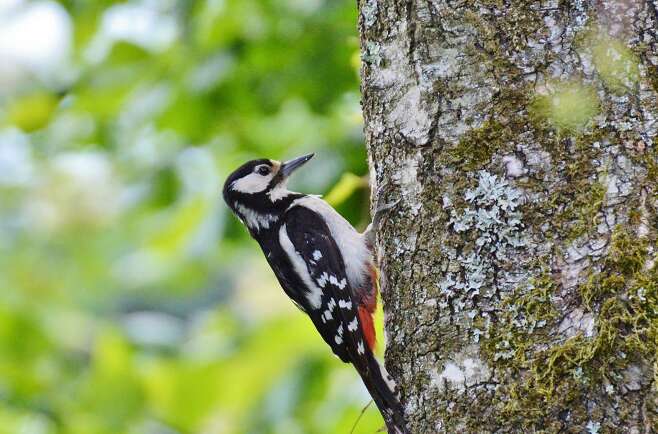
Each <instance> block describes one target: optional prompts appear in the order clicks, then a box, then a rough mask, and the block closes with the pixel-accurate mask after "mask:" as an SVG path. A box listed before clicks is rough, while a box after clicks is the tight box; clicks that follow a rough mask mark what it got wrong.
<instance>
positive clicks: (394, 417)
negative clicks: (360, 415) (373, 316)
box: [355, 351, 410, 434]
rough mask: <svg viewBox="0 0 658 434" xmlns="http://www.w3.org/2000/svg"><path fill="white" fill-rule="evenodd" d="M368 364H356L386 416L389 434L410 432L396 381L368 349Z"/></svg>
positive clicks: (371, 394) (385, 420) (376, 402)
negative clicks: (397, 394) (398, 395)
mask: <svg viewBox="0 0 658 434" xmlns="http://www.w3.org/2000/svg"><path fill="white" fill-rule="evenodd" d="M366 353H367V354H366V358H367V364H362V363H359V365H361V366H355V367H356V369H357V371H358V372H359V375H360V376H361V379H362V380H363V383H364V384H365V386H366V388H367V389H368V392H370V396H372V399H373V401H375V404H376V405H377V408H378V409H379V412H380V413H381V414H382V417H383V418H384V422H385V423H386V429H387V431H388V433H389V434H409V433H410V432H409V430H408V429H407V423H406V420H405V418H404V409H403V408H402V404H400V401H399V400H398V398H397V396H396V392H395V382H394V381H393V380H392V379H391V377H390V376H389V375H388V373H387V372H386V369H385V368H384V366H383V365H381V364H380V363H379V362H378V361H377V359H376V358H375V356H374V355H373V354H372V352H370V351H366Z"/></svg>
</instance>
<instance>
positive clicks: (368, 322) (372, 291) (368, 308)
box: [359, 264, 379, 351]
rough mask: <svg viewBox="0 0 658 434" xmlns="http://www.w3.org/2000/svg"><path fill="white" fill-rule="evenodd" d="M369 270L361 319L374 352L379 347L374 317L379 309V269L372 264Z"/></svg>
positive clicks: (364, 332) (363, 295)
mask: <svg viewBox="0 0 658 434" xmlns="http://www.w3.org/2000/svg"><path fill="white" fill-rule="evenodd" d="M369 268H370V270H369V271H370V276H369V279H367V280H366V285H365V288H363V290H362V291H361V303H360V305H359V319H360V320H361V328H362V329H363V336H364V337H365V339H366V342H367V343H368V347H369V348H370V349H371V350H373V351H374V350H375V345H377V333H376V332H375V323H374V318H373V315H374V314H375V310H376V309H377V292H378V291H377V289H378V288H377V286H378V285H377V283H378V277H379V276H378V275H377V268H375V266H374V265H372V264H370V267H369Z"/></svg>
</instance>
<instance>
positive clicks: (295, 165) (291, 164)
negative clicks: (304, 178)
mask: <svg viewBox="0 0 658 434" xmlns="http://www.w3.org/2000/svg"><path fill="white" fill-rule="evenodd" d="M313 155H315V154H307V155H303V156H301V157H297V158H293V159H292V160H288V161H286V162H284V163H283V164H282V165H281V169H280V170H279V174H280V175H281V176H282V177H283V178H287V177H288V176H290V174H291V173H292V172H294V171H295V170H297V169H299V168H300V167H302V166H303V165H304V163H306V162H307V161H308V160H310V159H311V158H313Z"/></svg>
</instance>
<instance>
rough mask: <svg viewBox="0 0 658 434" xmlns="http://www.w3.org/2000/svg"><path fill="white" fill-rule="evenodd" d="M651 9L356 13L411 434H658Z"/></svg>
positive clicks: (399, 7)
mask: <svg viewBox="0 0 658 434" xmlns="http://www.w3.org/2000/svg"><path fill="white" fill-rule="evenodd" d="M657 9H658V2H656V1H655V0H653V1H652V0H625V1H613V0H608V1H594V0H589V1H586V0H581V1H573V2H567V1H555V0H552V1H509V0H508V1H502V0H480V1H472V0H463V1H448V0H427V1H419V0H416V1H411V0H410V1H405V0H359V12H360V14H359V15H360V17H359V29H360V35H361V50H362V60H363V66H362V71H361V73H362V93H363V102H362V106H363V113H364V117H365V133H366V143H367V147H368V151H369V156H370V164H371V172H372V179H373V183H374V187H375V188H373V191H376V192H378V193H376V195H375V196H376V197H374V198H373V199H374V200H373V203H379V204H380V206H381V205H382V204H385V203H393V202H395V200H396V199H401V201H400V202H399V203H398V204H397V205H396V206H395V207H394V208H393V209H391V210H390V211H388V213H387V214H386V215H385V217H384V218H383V219H382V222H381V226H380V228H379V232H378V241H377V246H378V254H379V260H380V266H381V268H382V280H383V299H384V309H385V312H386V315H385V327H386V332H387V352H386V362H387V366H388V369H389V372H390V373H391V374H392V375H393V376H394V377H395V378H396V379H397V381H398V383H399V385H400V386H401V390H402V400H403V402H404V405H405V409H406V412H407V416H408V419H409V422H410V428H411V430H412V432H414V433H434V432H437V433H438V432H441V433H443V432H445V433H456V432H483V433H484V432H573V433H582V432H589V433H596V432H600V433H608V432H610V433H613V432H614V433H619V432H629V433H648V432H658V413H657V412H658V398H657V396H658V393H657V390H656V379H657V373H656V372H657V365H656V348H657V339H658V332H657V331H658V322H657V321H658V319H657V318H658V270H657V269H658V266H655V265H654V264H655V262H656V253H657V250H658V249H656V239H657V237H658V212H657V209H658V187H657V185H658V143H657V140H656V136H657V130H658V42H657V36H656V32H657V28H658V16H657V15H658V14H657ZM620 59H621V60H620Z"/></svg>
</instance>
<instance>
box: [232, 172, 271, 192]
mask: <svg viewBox="0 0 658 434" xmlns="http://www.w3.org/2000/svg"><path fill="white" fill-rule="evenodd" d="M271 180H272V174H269V175H267V176H263V175H259V174H258V173H250V174H249V175H247V176H244V177H242V178H240V179H238V180H237V181H234V182H233V184H231V189H232V190H233V191H239V192H240V193H260V192H261V191H263V190H265V189H266V188H267V186H268V185H269V184H270V181H271Z"/></svg>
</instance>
